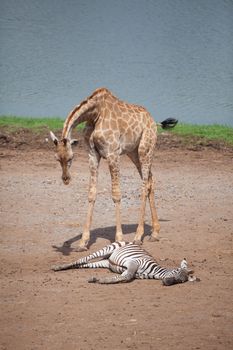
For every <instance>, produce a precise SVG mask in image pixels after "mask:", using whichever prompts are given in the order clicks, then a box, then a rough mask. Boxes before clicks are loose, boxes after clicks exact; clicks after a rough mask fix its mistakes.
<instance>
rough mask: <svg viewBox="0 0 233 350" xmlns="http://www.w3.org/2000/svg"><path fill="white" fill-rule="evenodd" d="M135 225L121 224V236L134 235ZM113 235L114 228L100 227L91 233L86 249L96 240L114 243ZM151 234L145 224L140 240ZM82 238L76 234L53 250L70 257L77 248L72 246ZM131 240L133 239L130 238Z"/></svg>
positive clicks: (149, 228) (149, 227) (54, 246)
mask: <svg viewBox="0 0 233 350" xmlns="http://www.w3.org/2000/svg"><path fill="white" fill-rule="evenodd" d="M137 226H138V225H137V224H123V225H122V231H123V236H124V235H128V234H132V233H135V232H136V230H137ZM115 233H116V227H115V226H108V227H101V228H97V229H94V230H92V231H91V235H90V241H89V243H88V248H90V247H91V246H92V245H93V244H94V243H96V241H97V239H98V238H104V239H107V240H109V241H110V242H111V243H112V242H115ZM150 234H151V226H150V225H147V224H145V225H144V235H143V237H142V239H144V238H145V237H146V236H149V235H150ZM81 237H82V234H78V235H77V236H74V237H72V238H70V239H68V240H67V241H65V242H64V243H63V245H61V246H56V245H53V246H52V247H53V249H54V250H56V251H57V252H59V253H62V254H63V255H70V254H71V253H72V252H75V251H77V248H75V247H72V244H73V243H75V242H77V241H78V240H80V239H81ZM132 240H133V237H132Z"/></svg>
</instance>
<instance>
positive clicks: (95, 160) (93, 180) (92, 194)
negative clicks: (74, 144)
mask: <svg viewBox="0 0 233 350" xmlns="http://www.w3.org/2000/svg"><path fill="white" fill-rule="evenodd" d="M99 162H100V155H99V154H98V153H97V152H96V151H95V150H94V149H91V150H90V153H89V168H90V174H91V175H90V183H89V192H88V202H89V203H88V210H87V217H86V223H85V225H84V228H83V234H82V238H81V241H80V243H79V246H78V249H77V250H78V251H83V250H87V245H88V242H89V239H90V227H91V222H92V216H93V209H94V205H95V200H96V194H97V179H98V167H99Z"/></svg>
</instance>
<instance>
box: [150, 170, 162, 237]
mask: <svg viewBox="0 0 233 350" xmlns="http://www.w3.org/2000/svg"><path fill="white" fill-rule="evenodd" d="M148 197H149V203H150V210H151V219H152V233H151V236H150V241H151V242H154V241H158V240H159V239H158V234H159V231H160V223H159V220H158V216H157V211H156V207H155V185H154V180H153V175H152V173H151V171H150V173H149V194H148Z"/></svg>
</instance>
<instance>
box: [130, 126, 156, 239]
mask: <svg viewBox="0 0 233 350" xmlns="http://www.w3.org/2000/svg"><path fill="white" fill-rule="evenodd" d="M155 143H156V136H155V137H154V135H153V134H151V131H150V130H149V131H146V132H145V133H144V134H143V135H142V138H141V141H140V144H139V147H138V159H139V162H140V170H141V171H140V173H141V177H142V194H141V209H140V217H139V222H138V227H137V231H136V234H135V238H134V242H135V243H137V244H140V243H141V240H142V236H143V234H144V220H145V211H146V200H147V197H149V201H150V205H152V207H151V208H152V210H153V215H154V217H153V216H152V221H153V219H154V220H155V213H156V211H155V210H154V209H155V206H154V204H152V202H153V201H152V194H153V191H152V194H151V195H150V192H151V191H150V189H151V180H150V173H151V172H150V169H151V164H152V158H153V152H154V147H155ZM156 217H157V214H156ZM152 224H153V223H152Z"/></svg>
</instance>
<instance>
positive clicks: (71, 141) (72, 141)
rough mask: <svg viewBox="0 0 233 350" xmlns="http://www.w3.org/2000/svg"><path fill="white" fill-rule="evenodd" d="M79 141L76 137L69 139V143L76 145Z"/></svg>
mask: <svg viewBox="0 0 233 350" xmlns="http://www.w3.org/2000/svg"><path fill="white" fill-rule="evenodd" d="M78 143H79V141H78V140H77V139H72V140H70V144H71V145H74V146H76V145H77V144H78Z"/></svg>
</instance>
